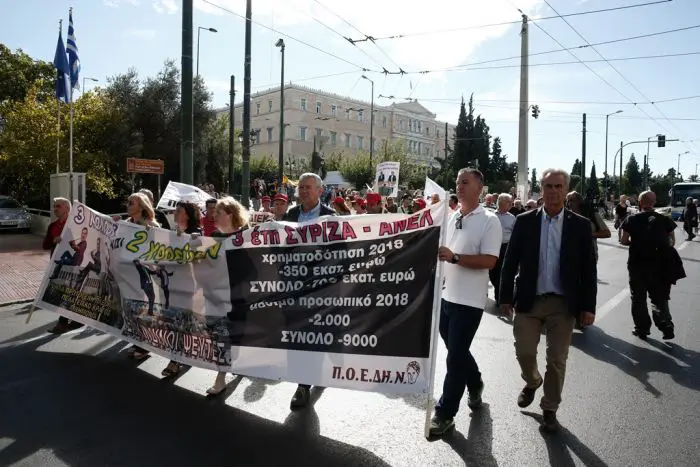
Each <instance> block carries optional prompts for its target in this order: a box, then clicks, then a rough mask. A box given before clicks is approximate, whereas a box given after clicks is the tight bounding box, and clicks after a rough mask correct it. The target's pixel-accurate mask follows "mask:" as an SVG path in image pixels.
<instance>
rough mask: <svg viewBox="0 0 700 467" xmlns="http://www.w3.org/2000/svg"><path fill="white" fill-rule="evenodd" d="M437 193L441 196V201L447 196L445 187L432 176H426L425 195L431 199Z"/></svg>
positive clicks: (427, 198) (428, 199) (427, 199)
mask: <svg viewBox="0 0 700 467" xmlns="http://www.w3.org/2000/svg"><path fill="white" fill-rule="evenodd" d="M434 194H437V195H438V196H440V201H444V200H445V197H446V196H447V194H446V192H445V190H444V188H442V187H441V186H440V185H438V184H437V183H435V182H434V181H433V180H431V179H430V177H425V188H424V189H423V196H424V198H425V200H426V201H430V198H431V197H432V196H433V195H434Z"/></svg>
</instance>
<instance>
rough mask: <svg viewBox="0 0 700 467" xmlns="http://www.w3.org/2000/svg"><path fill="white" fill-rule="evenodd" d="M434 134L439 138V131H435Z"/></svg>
mask: <svg viewBox="0 0 700 467" xmlns="http://www.w3.org/2000/svg"><path fill="white" fill-rule="evenodd" d="M435 134H436V136H437V137H438V138H439V137H440V130H435Z"/></svg>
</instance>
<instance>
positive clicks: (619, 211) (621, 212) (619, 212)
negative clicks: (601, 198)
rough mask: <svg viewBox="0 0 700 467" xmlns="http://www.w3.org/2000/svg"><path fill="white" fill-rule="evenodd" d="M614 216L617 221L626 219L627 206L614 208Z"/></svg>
mask: <svg viewBox="0 0 700 467" xmlns="http://www.w3.org/2000/svg"><path fill="white" fill-rule="evenodd" d="M615 215H616V216H617V218H618V219H620V220H624V219H625V218H626V217H627V206H620V205H619V204H618V205H617V206H615Z"/></svg>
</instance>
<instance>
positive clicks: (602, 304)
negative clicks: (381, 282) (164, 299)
mask: <svg viewBox="0 0 700 467" xmlns="http://www.w3.org/2000/svg"><path fill="white" fill-rule="evenodd" d="M680 252H681V256H682V257H684V258H685V268H686V272H687V274H688V278H687V279H685V280H683V281H681V282H680V283H679V285H678V286H676V287H675V288H674V289H673V292H672V302H671V309H672V313H673V315H674V320H675V323H676V339H675V340H674V341H672V343H670V344H665V343H663V342H662V341H661V339H660V337H661V336H660V333H658V332H657V331H653V332H652V336H651V338H650V339H649V341H648V342H643V341H640V340H638V339H637V338H635V337H634V336H632V335H631V317H630V302H629V295H628V294H627V293H626V292H625V290H626V286H627V271H626V265H625V263H626V258H627V251H626V248H624V247H621V246H619V245H617V244H616V242H614V241H612V240H610V241H603V242H601V245H600V257H601V259H600V263H599V277H600V279H599V282H600V283H599V296H598V303H599V310H598V314H599V316H598V321H597V325H596V326H595V327H593V328H589V329H588V330H586V331H585V333H583V334H581V333H578V332H577V333H576V334H575V336H574V342H573V346H572V349H571V353H570V357H569V364H568V371H567V373H568V374H567V381H566V385H565V391H564V402H563V404H562V407H561V409H560V411H559V419H560V422H561V424H562V425H563V430H562V431H561V432H560V433H559V434H557V435H543V434H541V433H540V431H539V430H538V421H537V416H538V414H537V412H538V409H537V403H535V404H533V405H532V406H531V407H530V409H531V411H525V412H522V411H521V410H520V409H519V408H518V407H517V406H516V403H515V401H516V398H517V395H518V392H519V391H520V389H521V385H522V382H521V380H520V377H519V371H518V366H517V362H516V360H515V356H514V349H513V338H512V328H511V326H510V324H509V323H507V322H505V321H503V320H502V319H500V318H499V317H497V316H495V315H490V314H489V315H485V317H484V320H483V321H482V324H481V328H480V330H479V332H478V334H477V338H476V340H475V342H474V346H473V348H474V353H475V355H476V358H477V361H478V362H479V363H480V365H481V369H482V372H483V377H484V381H485V384H486V389H485V392H484V401H485V404H484V406H483V408H482V409H480V410H477V411H475V412H473V413H472V412H471V411H470V410H469V409H468V408H466V406H465V407H464V408H463V409H462V410H461V411H460V413H459V415H458V417H457V422H456V423H457V426H456V430H455V432H454V433H453V434H452V435H450V436H448V437H446V438H445V439H444V440H439V441H432V442H429V441H426V440H425V439H424V438H423V422H424V412H423V410H422V407H423V405H424V403H425V401H424V399H422V398H420V397H388V396H384V395H380V394H368V393H361V392H354V391H347V390H339V389H326V390H325V391H323V392H318V391H317V392H314V399H315V400H316V402H315V405H314V406H313V408H309V409H308V410H305V411H300V412H295V413H290V411H289V408H288V406H289V399H290V397H291V395H292V393H293V392H294V385H291V384H287V383H276V382H267V381H262V380H251V379H248V378H242V377H236V378H235V379H229V380H230V381H231V382H230V384H229V388H228V391H227V393H226V397H221V398H218V399H215V400H207V399H206V398H205V397H203V394H204V391H205V389H206V388H207V387H208V386H209V385H210V384H211V383H212V381H213V377H214V374H213V372H209V371H205V370H198V369H191V370H190V371H188V372H186V373H184V374H183V375H182V376H181V377H180V378H178V379H177V380H175V381H164V380H162V378H161V376H160V371H161V370H162V369H163V368H164V367H165V365H166V363H167V362H166V361H165V360H164V359H162V358H160V357H151V358H150V359H148V360H146V361H145V362H143V363H141V364H140V365H139V366H136V365H135V364H134V363H133V362H131V361H129V360H128V359H127V358H126V357H125V355H124V353H123V350H124V347H125V344H124V343H123V342H120V341H118V340H116V339H113V338H110V337H106V336H104V335H100V334H99V333H96V332H94V331H90V330H84V331H83V330H77V331H73V332H72V333H69V334H66V335H63V336H61V337H54V336H51V335H47V334H46V333H45V331H46V329H47V328H48V327H49V326H50V325H51V324H52V323H53V321H54V320H55V315H53V314H51V313H49V312H46V311H38V312H36V313H35V315H34V317H33V318H32V321H31V323H30V324H29V325H25V324H24V321H25V319H26V313H27V308H26V307H8V308H4V309H0V466H5V465H27V466H35V465H41V466H53V465H71V466H82V465H85V466H97V465H109V466H122V465H123V466H137V465H138V466H140V465H144V466H145V465H147V466H159V465H168V466H179V465H183V466H184V465H187V466H192V465H207V466H217V465H241V466H257V465H261V466H262V465H264V466H277V465H284V466H295V465H305V466H316V465H318V466H331V465H333V466H337V465H352V466H361V465H368V466H369V465H372V466H374V465H394V466H428V465H436V466H437V465H439V466H448V465H465V464H466V465H478V466H482V465H483V466H496V465H501V466H540V465H552V466H570V465H586V466H604V465H610V466H647V465H649V466H651V465H654V466H674V467H676V466H691V465H698V464H697V462H698V461H697V459H698V454H700V422H699V421H698V420H699V417H700V393H699V392H698V391H699V390H700V339H699V338H698V335H700V326H699V325H698V323H699V322H700V317H699V313H700V291H699V290H698V288H697V284H698V278H700V242H698V241H695V242H691V243H690V244H686V245H680ZM444 358H445V352H444V348H442V347H441V348H440V354H439V356H438V361H439V366H438V370H437V384H436V392H437V393H438V395H439V392H440V388H441V383H442V378H443V377H444V368H445V366H444ZM541 360H542V366H543V367H544V362H543V348H542V347H541ZM540 395H541V392H540V393H538V399H539V396H540ZM538 399H537V400H538Z"/></svg>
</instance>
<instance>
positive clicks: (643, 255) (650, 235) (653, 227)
mask: <svg viewBox="0 0 700 467" xmlns="http://www.w3.org/2000/svg"><path fill="white" fill-rule="evenodd" d="M675 229H676V223H675V222H673V220H671V218H670V217H667V216H664V215H663V214H659V213H658V212H656V211H653V210H652V211H643V212H640V213H638V214H634V215H632V216H629V217H628V218H627V219H625V222H623V223H622V230H624V231H625V232H627V233H629V235H630V242H631V243H630V249H629V259H628V261H627V263H628V264H635V265H636V264H640V263H649V262H655V261H657V260H658V259H659V254H658V252H659V250H660V249H662V248H664V247H668V246H669V245H670V244H671V243H670V242H671V239H670V237H669V234H670V233H671V232H673V231H674V230H675Z"/></svg>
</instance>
